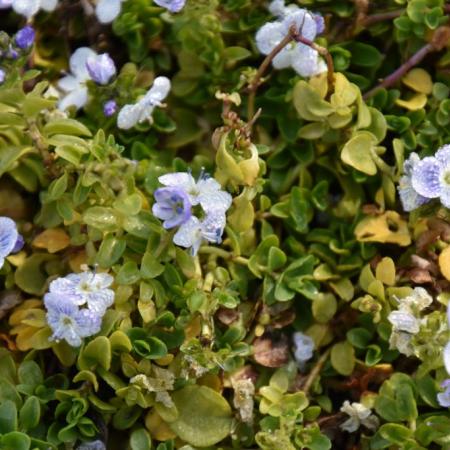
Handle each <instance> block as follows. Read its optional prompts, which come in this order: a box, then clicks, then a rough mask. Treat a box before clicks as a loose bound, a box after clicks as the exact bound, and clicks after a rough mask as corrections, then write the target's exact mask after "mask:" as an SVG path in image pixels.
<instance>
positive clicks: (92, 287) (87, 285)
mask: <svg viewBox="0 0 450 450" xmlns="http://www.w3.org/2000/svg"><path fill="white" fill-rule="evenodd" d="M113 281H114V279H113V277H112V276H111V275H108V274H107V273H94V272H81V273H78V274H77V273H71V274H69V275H67V276H65V277H62V278H57V279H56V280H54V281H52V282H51V283H50V287H49V291H50V293H51V294H55V295H58V294H59V295H60V296H61V297H63V298H67V299H69V300H70V301H71V302H72V303H73V304H75V305H84V304H87V306H88V308H89V309H90V310H91V311H94V312H96V313H98V314H100V315H103V314H104V313H105V311H106V309H107V308H108V307H109V306H111V305H112V304H113V303H114V291H113V290H111V289H108V287H109V286H110V285H111V284H112V282H113ZM47 295H48V294H47Z"/></svg>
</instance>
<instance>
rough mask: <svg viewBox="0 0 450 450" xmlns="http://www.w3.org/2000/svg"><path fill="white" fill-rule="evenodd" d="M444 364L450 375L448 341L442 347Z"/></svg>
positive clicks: (449, 344) (449, 343)
mask: <svg viewBox="0 0 450 450" xmlns="http://www.w3.org/2000/svg"><path fill="white" fill-rule="evenodd" d="M444 365H445V369H446V370H447V373H448V374H449V375H450V341H449V342H447V345H446V346H445V347H444Z"/></svg>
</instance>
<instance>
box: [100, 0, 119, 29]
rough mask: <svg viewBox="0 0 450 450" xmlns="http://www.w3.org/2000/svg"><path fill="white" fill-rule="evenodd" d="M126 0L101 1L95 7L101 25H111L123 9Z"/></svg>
mask: <svg viewBox="0 0 450 450" xmlns="http://www.w3.org/2000/svg"><path fill="white" fill-rule="evenodd" d="M124 1H125V0H99V1H98V2H97V6H96V7H95V15H96V16H97V19H98V20H99V22H101V23H111V22H112V21H113V20H114V19H115V18H116V17H117V16H118V15H119V14H120V10H121V9H122V2H124Z"/></svg>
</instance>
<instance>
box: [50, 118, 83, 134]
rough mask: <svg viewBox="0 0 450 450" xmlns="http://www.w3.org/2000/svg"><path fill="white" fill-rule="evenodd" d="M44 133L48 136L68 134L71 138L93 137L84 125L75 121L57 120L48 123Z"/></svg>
mask: <svg viewBox="0 0 450 450" xmlns="http://www.w3.org/2000/svg"><path fill="white" fill-rule="evenodd" d="M43 132H44V134H45V135H46V136H53V135H55V134H68V135H71V136H86V137H90V136H92V133H91V132H90V131H89V128H87V127H86V126H85V125H83V124H82V123H80V122H78V121H77V120H74V119H56V120H52V121H51V122H49V123H47V124H46V125H45V126H44V128H43Z"/></svg>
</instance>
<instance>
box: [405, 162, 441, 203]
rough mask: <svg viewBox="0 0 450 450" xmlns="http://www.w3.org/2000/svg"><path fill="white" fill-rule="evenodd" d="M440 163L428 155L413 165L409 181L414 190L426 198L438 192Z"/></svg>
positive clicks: (436, 194) (434, 196)
mask: <svg viewBox="0 0 450 450" xmlns="http://www.w3.org/2000/svg"><path fill="white" fill-rule="evenodd" d="M440 173H441V164H440V163H439V161H438V160H437V159H436V158H433V157H431V156H428V157H427V158H424V159H422V161H419V162H418V163H417V164H415V165H414V168H413V171H412V178H411V183H412V186H413V188H414V189H415V190H416V192H417V193H418V194H420V195H422V196H424V197H427V198H436V197H439V194H440V190H441V188H440V181H439V180H440Z"/></svg>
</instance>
